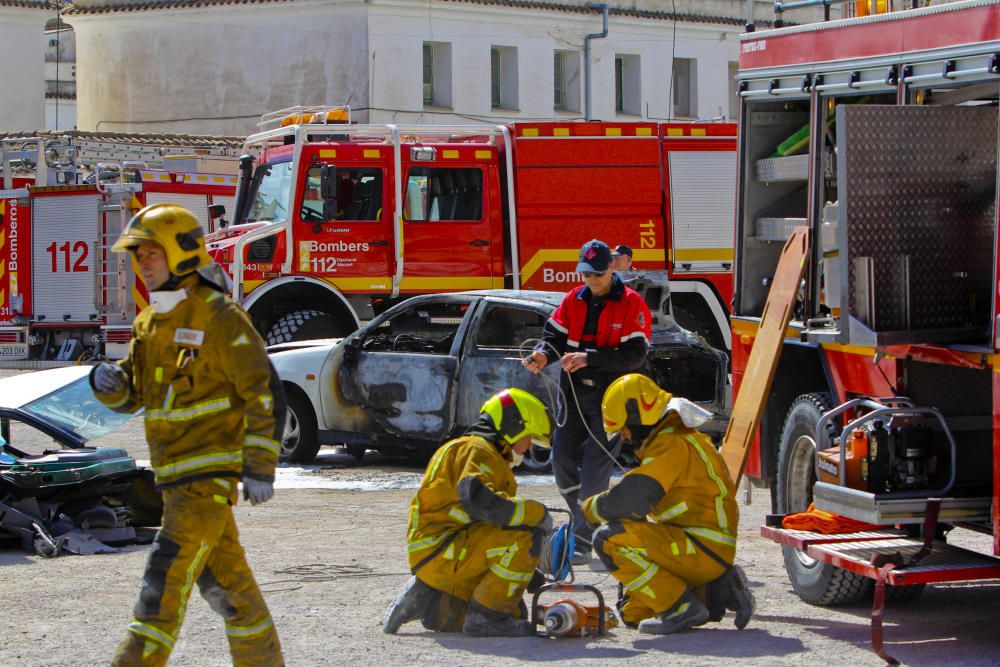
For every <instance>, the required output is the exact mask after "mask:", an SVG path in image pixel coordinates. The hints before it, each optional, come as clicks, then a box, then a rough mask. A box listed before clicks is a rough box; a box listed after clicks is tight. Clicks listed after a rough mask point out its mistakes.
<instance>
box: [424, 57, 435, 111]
mask: <svg viewBox="0 0 1000 667" xmlns="http://www.w3.org/2000/svg"><path fill="white" fill-rule="evenodd" d="M424 104H425V105H427V104H434V46H433V45H432V44H431V43H430V42H424Z"/></svg>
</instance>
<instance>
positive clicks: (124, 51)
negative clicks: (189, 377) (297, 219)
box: [63, 0, 771, 134]
mask: <svg viewBox="0 0 1000 667" xmlns="http://www.w3.org/2000/svg"><path fill="white" fill-rule="evenodd" d="M674 4H676V6H677V13H676V14H674V13H673V6H674ZM746 4H747V3H746V2H743V1H739V0H702V1H697V0H676V3H674V2H672V0H634V1H632V2H627V3H626V2H618V3H615V2H609V3H608V5H609V9H608V31H607V36H606V37H599V35H600V33H602V28H603V16H602V11H601V9H599V8H588V7H586V6H585V4H584V3H583V2H560V3H556V2H551V3H546V2H534V1H528V0H429V1H428V0H367V1H366V0H257V1H250V0H164V1H162V2H159V3H157V2H149V1H148V0H147V1H146V2H141V3H140V2H129V1H128V0H77V1H76V2H75V3H74V6H73V8H71V9H69V10H68V11H67V12H66V13H65V14H64V17H63V18H64V20H65V21H67V22H68V23H70V24H71V25H72V26H73V28H74V30H75V32H76V40H77V98H78V101H77V126H78V127H79V129H81V130H97V131H132V132H153V131H164V132H172V131H173V132H187V133H203V134H246V133H248V132H252V131H254V130H255V123H256V122H257V119H258V118H259V116H260V115H261V114H263V113H265V112H268V111H274V110H276V109H281V108H285V107H290V106H295V105H318V104H345V103H347V104H349V105H350V106H351V108H352V114H353V118H354V120H357V121H360V122H377V123H381V122H395V123H435V124H455V123H469V122H503V121H511V120H515V121H516V120H539V119H550V118H562V119H575V118H580V119H583V118H584V117H585V116H586V115H587V114H586V112H587V110H588V104H587V95H586V91H587V89H588V86H587V85H586V69H587V68H586V66H585V65H586V59H585V56H584V53H585V44H586V42H587V41H589V42H590V47H591V49H590V51H591V53H590V59H589V60H590V64H591V67H590V86H589V89H590V105H589V110H590V117H591V118H592V119H597V120H643V119H648V120H666V119H708V118H720V119H726V118H730V119H732V118H734V117H735V114H736V106H735V105H736V98H735V95H734V92H733V90H734V86H733V76H734V75H735V71H736V62H737V59H738V53H737V45H738V40H737V36H738V34H739V33H740V32H742V31H743V29H744V21H745V16H744V15H743V12H744V11H745V8H746ZM757 4H758V5H760V6H761V8H760V9H758V12H757V13H758V18H761V17H763V16H766V17H767V18H770V16H771V14H770V11H769V8H770V6H771V3H770V2H758V3H757ZM765 8H767V9H765ZM588 34H591V35H594V37H593V38H591V39H590V40H587V39H586V36H587V35H588Z"/></svg>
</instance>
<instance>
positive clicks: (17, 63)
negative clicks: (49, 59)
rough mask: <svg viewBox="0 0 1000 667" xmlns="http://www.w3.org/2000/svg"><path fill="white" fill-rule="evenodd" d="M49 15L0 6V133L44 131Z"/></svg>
mask: <svg viewBox="0 0 1000 667" xmlns="http://www.w3.org/2000/svg"><path fill="white" fill-rule="evenodd" d="M51 14H52V12H50V11H48V10H45V11H42V10H41V9H27V8H19V7H6V6H2V5H0V131H9V130H44V129H45V41H44V39H43V35H44V31H45V20H46V19H48V18H49V17H50V16H51Z"/></svg>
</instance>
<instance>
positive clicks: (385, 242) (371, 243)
mask: <svg viewBox="0 0 1000 667" xmlns="http://www.w3.org/2000/svg"><path fill="white" fill-rule="evenodd" d="M368 245H389V242H388V241H386V240H384V239H383V240H381V241H369V242H368Z"/></svg>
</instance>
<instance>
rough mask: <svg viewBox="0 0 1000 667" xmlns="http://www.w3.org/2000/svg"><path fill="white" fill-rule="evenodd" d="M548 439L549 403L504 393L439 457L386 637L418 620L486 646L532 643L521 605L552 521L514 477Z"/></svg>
mask: <svg viewBox="0 0 1000 667" xmlns="http://www.w3.org/2000/svg"><path fill="white" fill-rule="evenodd" d="M550 430H551V426H550V422H549V416H548V413H547V412H546V410H545V406H544V405H543V404H542V402H541V401H539V400H538V399H537V398H535V397H534V396H532V395H531V394H529V393H527V392H525V391H522V390H520V389H505V390H503V391H501V392H498V393H497V394H495V395H493V396H492V397H490V398H489V399H488V400H487V401H486V402H485V403H484V404H483V407H482V410H481V414H480V415H479V421H478V422H476V424H475V425H473V426H472V428H470V429H469V430H468V431H467V432H466V433H465V435H463V436H461V437H459V438H455V439H454V440H451V441H449V442H447V443H445V444H444V445H443V446H442V447H441V448H440V449H438V450H437V452H436V453H435V454H434V456H433V458H431V460H430V463H428V464H427V472H426V473H425V474H424V479H423V482H422V483H421V485H420V489H419V490H418V491H417V495H416V496H415V497H414V498H413V501H412V502H411V503H410V520H409V525H408V527H407V539H406V542H407V554H408V558H409V565H410V571H411V572H412V573H413V575H414V576H413V577H411V578H410V580H409V581H408V582H407V584H406V586H405V588H404V589H403V591H402V592H401V593H400V594H399V596H398V597H397V598H396V599H395V600H394V601H393V603H392V606H391V607H390V608H389V613H388V615H387V617H386V619H385V625H384V628H383V629H384V630H385V632H387V633H390V634H394V633H395V632H396V631H397V630H399V627H400V626H401V625H402V624H403V623H408V622H410V621H415V620H418V619H420V620H422V621H423V624H424V627H426V628H428V629H430V630H440V631H445V632H458V631H462V632H464V633H465V634H468V635H473V636H480V637H489V636H496V637H501V636H509V637H517V636H527V635H530V634H533V627H532V625H531V623H530V621H529V620H527V618H526V616H527V611H526V608H525V606H524V603H523V601H522V599H521V598H522V595H523V594H524V590H525V588H527V586H528V584H529V583H530V582H531V580H532V576H533V574H534V571H535V567H536V566H537V564H538V559H539V556H540V554H541V546H542V541H543V540H544V538H545V536H546V534H548V533H549V532H550V531H551V529H552V517H551V515H550V514H549V513H548V511H547V510H546V509H545V506H544V505H542V504H541V503H539V502H537V501H534V500H526V499H524V498H519V497H518V496H517V482H516V481H515V479H514V473H513V472H512V470H511V469H512V468H514V467H515V466H517V465H518V464H519V463H520V462H521V459H522V458H523V456H524V454H525V452H526V451H527V450H528V448H529V447H531V444H532V442H534V443H535V444H536V445H541V446H544V447H548V446H549V433H550Z"/></svg>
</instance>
